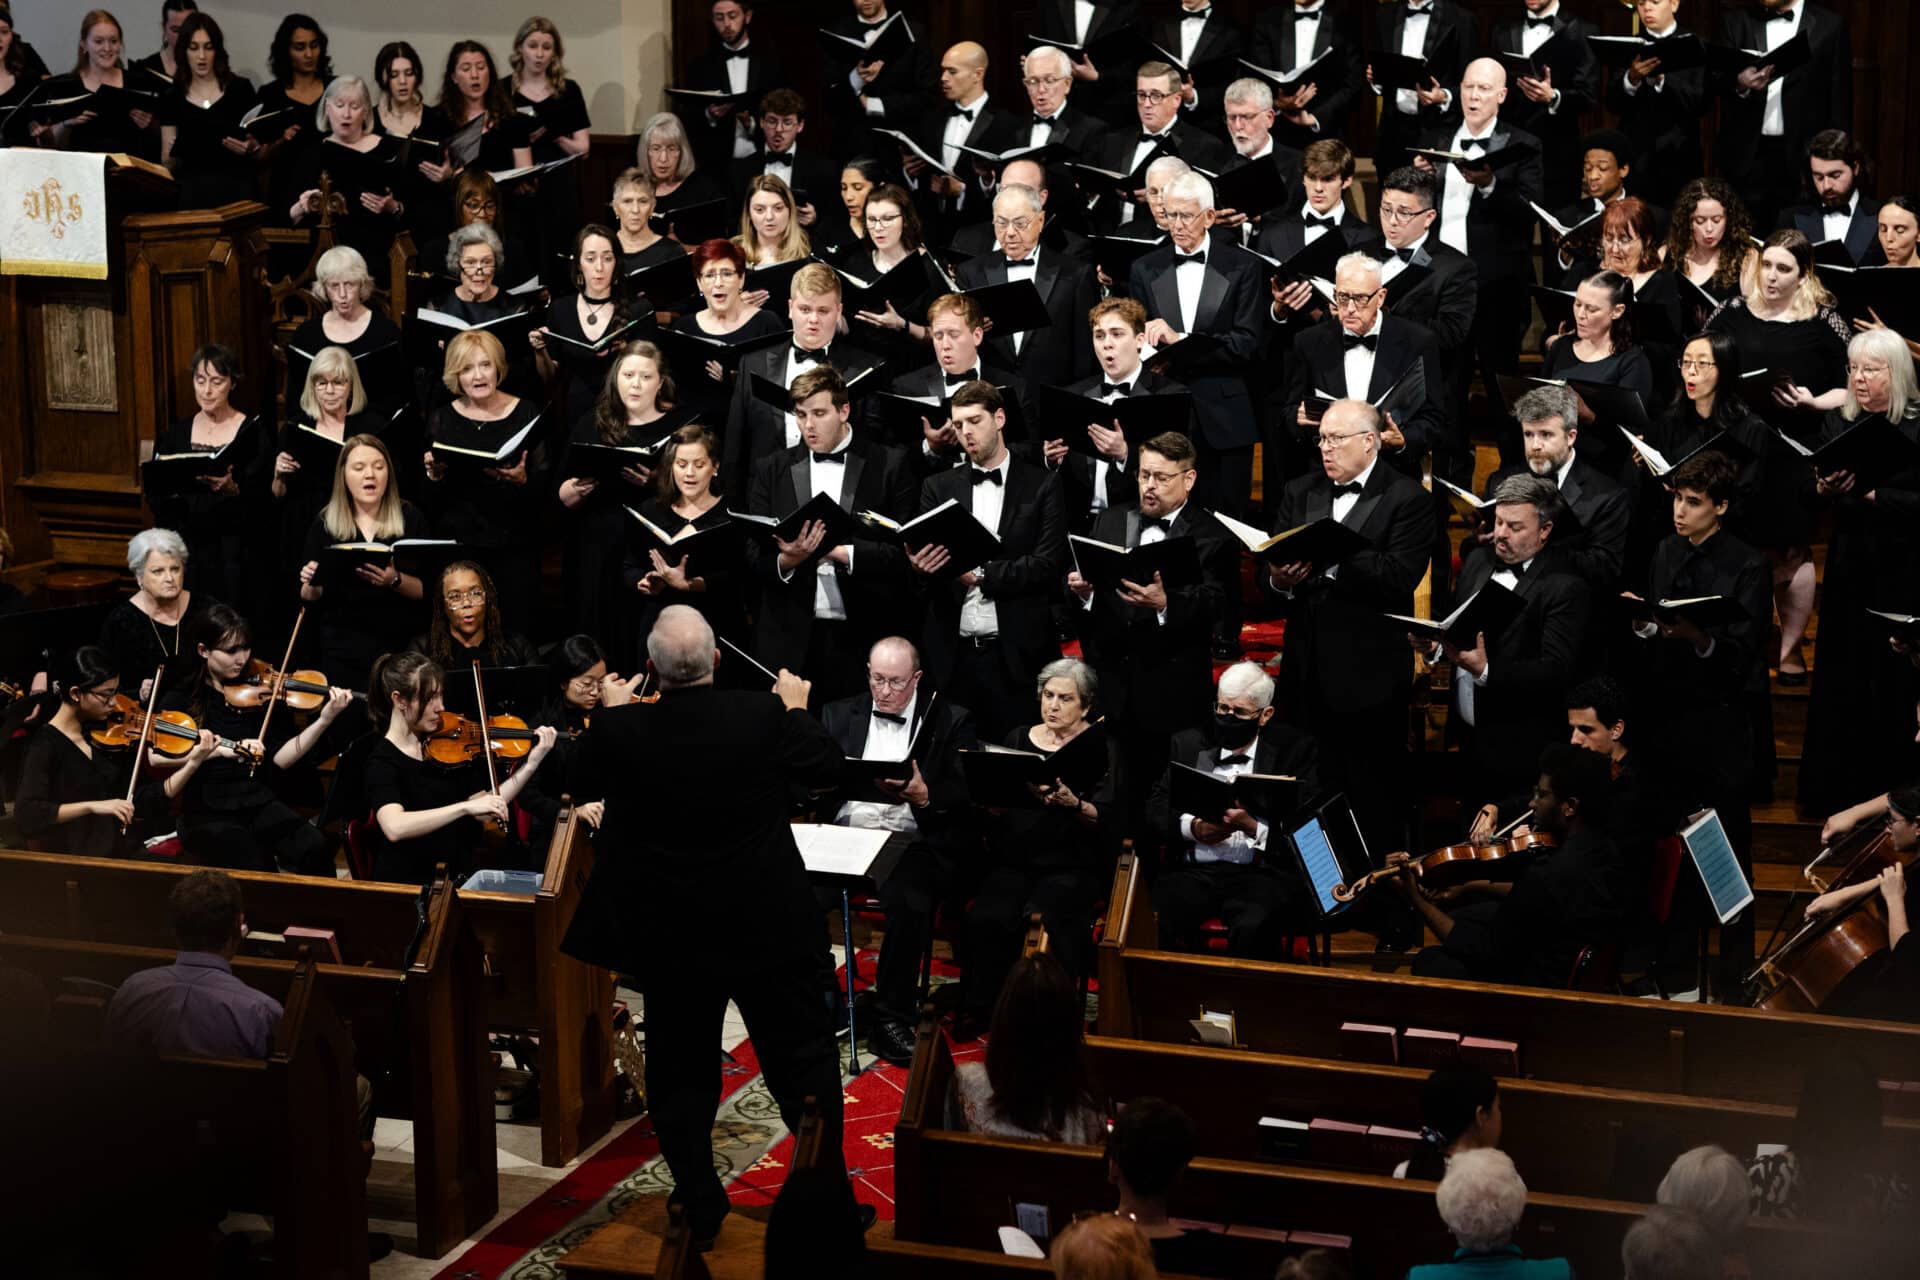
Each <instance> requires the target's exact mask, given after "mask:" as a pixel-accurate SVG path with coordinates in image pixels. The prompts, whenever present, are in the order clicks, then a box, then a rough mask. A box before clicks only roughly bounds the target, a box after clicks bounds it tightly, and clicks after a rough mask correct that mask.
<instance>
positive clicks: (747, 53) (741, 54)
mask: <svg viewBox="0 0 1920 1280" xmlns="http://www.w3.org/2000/svg"><path fill="white" fill-rule="evenodd" d="M752 56H753V50H751V49H728V50H727V57H729V58H751V57H752Z"/></svg>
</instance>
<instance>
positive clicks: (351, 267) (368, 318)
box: [287, 244, 407, 409]
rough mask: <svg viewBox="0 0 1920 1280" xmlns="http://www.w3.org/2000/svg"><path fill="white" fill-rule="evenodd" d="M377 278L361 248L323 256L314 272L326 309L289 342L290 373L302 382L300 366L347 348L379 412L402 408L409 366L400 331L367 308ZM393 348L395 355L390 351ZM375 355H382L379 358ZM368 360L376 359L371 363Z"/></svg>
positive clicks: (343, 247) (316, 290) (341, 249)
mask: <svg viewBox="0 0 1920 1280" xmlns="http://www.w3.org/2000/svg"><path fill="white" fill-rule="evenodd" d="M373 289H374V285H373V276H372V274H371V273H370V272H368V270H367V260H366V258H365V257H364V256H363V255H362V254H361V253H360V251H359V250H358V249H355V248H352V247H351V246H349V245H344V244H337V245H335V246H333V248H331V249H329V250H327V251H326V252H325V253H323V254H321V255H320V261H319V262H317V263H315V264H314V268H313V296H314V297H316V298H318V299H320V301H321V302H323V303H325V304H326V310H324V311H322V312H320V313H319V314H317V315H313V316H309V317H308V318H307V319H306V320H305V321H303V322H302V323H301V325H300V327H299V328H298V329H295V330H294V331H293V337H291V338H289V339H288V340H287V348H288V363H287V367H288V369H289V370H290V371H291V372H293V373H295V374H296V375H298V376H300V377H301V378H302V379H304V376H305V370H304V369H303V368H302V367H301V362H302V361H303V360H304V359H305V358H306V357H303V356H301V355H299V354H298V353H299V352H305V353H307V356H311V355H314V354H317V353H318V352H319V350H320V348H322V347H344V348H346V352H347V354H348V355H350V356H352V357H353V359H354V362H355V363H356V364H357V365H359V367H360V381H361V382H362V384H363V385H364V386H365V387H366V389H367V397H368V399H369V400H370V401H371V402H372V404H373V406H374V407H375V408H376V409H377V408H379V407H380V406H383V405H384V406H395V405H398V404H399V403H401V401H402V399H403V398H404V397H405V395H406V392H407V387H406V381H405V375H406V361H405V360H403V359H400V358H399V356H400V353H399V351H398V349H397V344H398V343H399V341H400V326H399V325H397V324H395V323H394V322H393V321H392V320H390V319H388V318H387V313H386V312H385V311H382V310H381V309H380V308H378V307H371V306H368V305H367V304H368V303H369V302H370V301H371V300H372V298H373ZM388 347H395V348H396V349H395V350H394V351H391V352H389V351H387V348H388ZM375 352H379V353H381V354H380V355H379V356H378V357H375V356H374V353H375ZM370 358H372V359H371V360H370Z"/></svg>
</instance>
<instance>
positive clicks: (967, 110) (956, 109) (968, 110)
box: [948, 102, 980, 120]
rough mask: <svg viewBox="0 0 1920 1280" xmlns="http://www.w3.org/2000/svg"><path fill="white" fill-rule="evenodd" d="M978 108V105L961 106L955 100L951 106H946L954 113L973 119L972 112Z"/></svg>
mask: <svg viewBox="0 0 1920 1280" xmlns="http://www.w3.org/2000/svg"><path fill="white" fill-rule="evenodd" d="M979 109H980V108H978V107H963V106H961V105H960V104H959V103H957V102H956V103H954V104H953V106H951V107H949V108H948V110H949V111H951V112H952V113H953V114H954V115H956V116H965V117H966V118H967V119H969V120H971V119H973V113H974V112H976V111H978V110H979Z"/></svg>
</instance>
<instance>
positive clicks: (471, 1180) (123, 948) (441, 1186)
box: [0, 854, 499, 1258]
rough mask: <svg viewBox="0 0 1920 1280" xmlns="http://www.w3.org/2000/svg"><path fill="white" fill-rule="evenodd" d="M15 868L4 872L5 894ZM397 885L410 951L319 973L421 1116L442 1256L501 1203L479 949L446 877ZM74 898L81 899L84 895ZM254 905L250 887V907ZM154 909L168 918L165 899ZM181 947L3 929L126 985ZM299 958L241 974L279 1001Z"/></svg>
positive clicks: (10, 960)
mask: <svg viewBox="0 0 1920 1280" xmlns="http://www.w3.org/2000/svg"><path fill="white" fill-rule="evenodd" d="M19 856H22V855H12V854H10V855H8V857H9V858H16V857H19ZM33 856H40V855H33ZM120 865H124V866H126V867H128V868H130V869H133V868H139V867H141V866H142V864H133V863H128V864H120ZM18 879H19V878H18V877H12V876H9V877H6V878H0V899H4V898H5V897H6V894H7V891H8V886H11V885H12V884H14V883H15V882H16V881H17V880H18ZM266 879H268V880H275V879H279V878H277V877H266ZM292 881H293V878H292V877H287V878H285V882H287V883H292ZM155 883H166V882H163V881H162V882H155ZM313 883H318V884H326V883H329V882H326V881H316V882H313ZM381 888H383V889H387V890H395V887H394V886H381ZM245 892H248V893H251V892H252V890H251V887H249V888H248V889H247V890H245ZM397 892H398V893H400V894H401V895H403V897H404V898H405V899H406V903H407V908H406V909H407V910H408V911H409V912H412V911H413V910H414V909H415V908H414V907H413V905H412V903H413V902H414V901H415V900H416V899H424V904H425V905H424V908H423V910H424V916H425V919H424V923H423V925H422V926H421V927H420V929H419V932H418V939H417V942H416V943H415V944H414V946H413V950H412V955H411V958H408V957H407V956H406V955H405V954H404V952H405V950H406V948H405V946H404V945H403V946H402V947H401V948H400V950H401V951H402V953H403V954H402V955H400V956H396V957H394V961H393V963H391V964H383V963H377V962H375V961H373V960H356V961H352V962H349V963H344V964H339V965H333V964H323V965H320V966H318V972H319V975H320V985H321V988H322V990H324V991H325V992H326V995H327V999H328V1001H329V1003H331V1004H332V1005H333V1007H334V1008H335V1009H336V1010H337V1011H338V1012H339V1014H340V1016H341V1017H342V1018H343V1019H345V1020H346V1021H347V1022H348V1023H349V1024H350V1025H351V1027H352V1029H353V1041H354V1047H355V1057H356V1065H357V1067H358V1069H359V1071H360V1073H361V1074H362V1075H365V1076H366V1077H367V1078H368V1080H370V1081H371V1082H372V1083H373V1085H374V1097H375V1105H376V1107H378V1108H379V1109H380V1111H381V1114H388V1115H395V1116H398V1117H401V1118H405V1119H410V1120H411V1121H412V1122H413V1156H414V1210H415V1218H416V1224H417V1229H418V1236H419V1249H420V1252H421V1254H422V1255H423V1256H426V1257H436V1258H437V1257H440V1256H441V1255H443V1254H445V1253H446V1252H447V1251H448V1250H450V1249H452V1248H453V1247H454V1246H456V1245H458V1244H459V1243H461V1242H462V1241H463V1240H465V1239H466V1238H467V1237H468V1236H470V1235H472V1234H474V1233H475V1232H477V1231H479V1230H480V1228H481V1227H483V1226H484V1225H485V1224H486V1222H487V1221H488V1220H489V1219H490V1218H492V1217H493V1215H494V1213H495V1212H496V1211H497V1210H498V1208H499V1185H498V1179H497V1169H496V1163H495V1148H494V1133H493V1069H492V1063H491V1061H490V1060H489V1058H488V1054H487V1027H486V1017H485V1008H484V999H485V997H484V993H483V991H482V988H481V953H480V946H479V943H478V942H477V941H476V940H475V938H474V936H473V931H472V930H471V929H470V928H468V927H467V923H466V920H465V918H464V916H463V914H462V907H461V904H460V901H459V899H458V897H457V895H456V894H455V893H454V892H453V889H452V887H451V885H450V884H449V883H448V882H447V880H446V879H445V878H444V876H443V877H442V878H441V879H440V880H438V881H436V882H435V883H434V884H433V885H431V886H429V887H428V888H427V889H426V890H422V891H416V890H412V889H409V888H406V887H399V888H398V889H397ZM164 896H165V895H164V893H162V894H161V898H162V899H164ZM74 897H75V900H78V894H75V895H74ZM109 900H110V899H108V898H107V897H106V896H104V895H102V896H100V897H98V898H89V899H87V900H86V901H87V904H88V906H89V907H90V908H91V907H94V906H100V905H103V904H104V903H105V902H106V901H109ZM253 909H254V908H253V905H252V900H251V898H249V899H248V907H247V910H248V913H249V915H250V916H251V915H252V912H253ZM158 914H159V918H160V920H161V921H162V926H163V927H164V922H165V918H166V913H165V910H164V907H162V909H161V910H160V912H159V913H158ZM342 918H343V919H347V918H352V919H355V920H358V921H359V928H360V931H361V932H362V933H365V932H366V924H365V919H364V918H360V917H342ZM4 928H6V926H0V929H4ZM173 955H174V952H173V948H172V946H171V945H167V946H152V945H136V944H128V943H121V942H94V941H86V940H79V939H73V938H59V937H52V938H50V937H35V936H31V935H28V934H25V933H20V932H12V931H7V932H0V963H4V964H13V965H18V966H19V967H21V968H25V969H28V970H30V971H32V972H35V973H39V974H42V975H45V976H47V977H49V978H54V979H57V978H59V977H65V976H74V977H82V978H91V979H93V980H95V981H98V982H105V983H110V984H113V985H118V984H119V983H120V982H121V981H123V980H124V979H125V978H126V977H127V976H128V975H129V974H131V973H134V972H136V971H138V970H140V969H146V968H151V967H153V966H154V965H160V964H169V963H171V962H172V960H173ZM345 957H346V953H345V952H344V951H343V959H345ZM293 968H294V966H293V963H292V962H291V961H287V960H268V959H260V958H257V957H250V956H240V957H237V958H236V959H235V960H234V962H233V971H234V973H235V974H237V975H238V976H240V977H241V978H242V979H243V980H245V981H246V982H247V983H248V984H249V985H252V986H255V987H259V988H260V989H261V990H263V991H265V992H267V993H268V994H269V995H272V996H275V997H276V998H278V999H280V1000H281V1001H282V1002H283V1003H284V1002H285V999H286V996H287V992H288V990H289V985H290V983H291V980H292V974H293Z"/></svg>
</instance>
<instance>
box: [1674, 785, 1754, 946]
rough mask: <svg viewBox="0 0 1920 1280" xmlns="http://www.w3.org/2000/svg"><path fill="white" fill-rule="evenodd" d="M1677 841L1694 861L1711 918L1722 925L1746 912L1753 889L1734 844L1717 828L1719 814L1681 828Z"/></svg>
mask: <svg viewBox="0 0 1920 1280" xmlns="http://www.w3.org/2000/svg"><path fill="white" fill-rule="evenodd" d="M1680 840H1681V843H1683V844H1685V845H1686V846H1687V853H1688V855H1689V856H1691V857H1692V858H1693V869H1694V870H1695V871H1698V872H1699V873H1700V883H1701V885H1702V886H1704V887H1705V888H1706V891H1707V900H1708V901H1709V902H1711V903H1712V904H1713V914H1714V916H1715V917H1716V918H1717V919H1718V920H1719V921H1720V923H1721V924H1725V923H1726V922H1727V921H1729V920H1731V919H1733V918H1734V917H1735V916H1737V915H1739V914H1740V913H1741V912H1742V911H1744V910H1746V909H1747V907H1748V905H1750V904H1751V903H1752V902H1753V886H1752V885H1751V884H1749V883H1748V882H1747V873H1746V872H1745V871H1743V870H1741V868H1740V858H1739V855H1737V854H1736V853H1734V851H1733V842H1732V841H1730V840H1728V839H1727V829H1726V828H1725V827H1723V826H1722V825H1720V815H1719V813H1717V812H1716V811H1714V810H1712V809H1709V810H1707V811H1706V812H1705V813H1703V814H1701V815H1700V817H1699V818H1697V819H1696V820H1695V821H1693V822H1692V823H1690V824H1688V825H1687V826H1685V827H1682V828H1681V830H1680Z"/></svg>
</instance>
